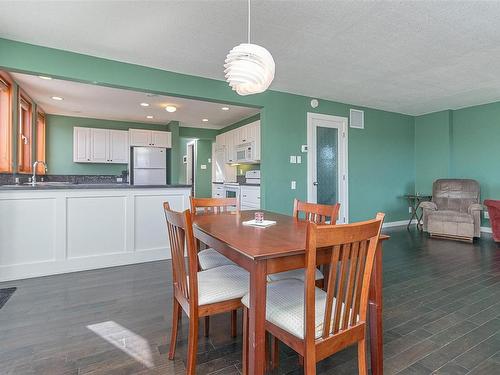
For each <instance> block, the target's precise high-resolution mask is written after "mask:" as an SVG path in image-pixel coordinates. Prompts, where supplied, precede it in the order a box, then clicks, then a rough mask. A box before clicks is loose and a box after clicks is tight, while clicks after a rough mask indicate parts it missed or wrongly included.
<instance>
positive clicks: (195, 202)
mask: <svg viewBox="0 0 500 375" xmlns="http://www.w3.org/2000/svg"><path fill="white" fill-rule="evenodd" d="M189 200H190V203H191V213H192V214H193V215H207V214H221V213H224V212H229V211H230V210H231V209H233V211H235V212H238V211H239V203H238V200H237V199H236V198H194V197H189ZM198 262H199V264H200V268H201V269H202V270H208V269H210V268H215V267H220V266H226V265H234V263H233V262H232V261H231V260H229V259H228V258H226V257H225V256H224V255H222V254H221V253H219V252H218V251H217V250H215V249H212V248H207V249H203V250H200V251H199V253H198Z"/></svg>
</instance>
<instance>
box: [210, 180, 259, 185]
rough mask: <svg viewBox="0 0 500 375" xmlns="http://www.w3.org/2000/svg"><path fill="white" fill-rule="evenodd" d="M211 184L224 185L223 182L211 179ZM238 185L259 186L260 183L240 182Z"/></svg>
mask: <svg viewBox="0 0 500 375" xmlns="http://www.w3.org/2000/svg"><path fill="white" fill-rule="evenodd" d="M228 183H229V184H234V182H228ZM212 184H219V185H224V182H218V181H212ZM239 185H240V186H260V184H247V183H246V182H240V183H239Z"/></svg>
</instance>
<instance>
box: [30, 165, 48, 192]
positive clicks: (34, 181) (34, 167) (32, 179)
mask: <svg viewBox="0 0 500 375" xmlns="http://www.w3.org/2000/svg"><path fill="white" fill-rule="evenodd" d="M40 163H42V164H43V166H44V167H45V173H47V163H45V162H44V161H43V160H37V161H35V162H34V163H33V176H32V177H31V185H33V186H35V185H36V167H37V166H38V164H40Z"/></svg>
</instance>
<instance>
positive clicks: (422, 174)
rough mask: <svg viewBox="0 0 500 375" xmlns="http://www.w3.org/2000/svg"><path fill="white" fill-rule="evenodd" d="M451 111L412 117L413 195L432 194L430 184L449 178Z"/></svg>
mask: <svg viewBox="0 0 500 375" xmlns="http://www.w3.org/2000/svg"><path fill="white" fill-rule="evenodd" d="M451 131H452V111H441V112H435V113H430V114H427V115H423V116H417V117H415V150H416V153H415V192H419V193H423V194H431V193H432V183H433V181H434V180H436V179H438V178H446V177H448V176H450V162H451V160H450V148H451Z"/></svg>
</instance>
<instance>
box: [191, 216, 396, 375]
mask: <svg viewBox="0 0 500 375" xmlns="http://www.w3.org/2000/svg"><path fill="white" fill-rule="evenodd" d="M262 212H264V218H265V219H266V220H274V221H276V224H274V225H272V226H269V227H266V228H258V227H254V226H248V225H244V224H243V222H244V221H247V220H251V219H253V218H254V214H255V211H240V212H239V213H236V212H231V213H224V214H218V215H197V216H195V217H194V221H193V224H194V225H193V227H194V235H195V237H196V238H197V239H198V240H199V241H201V242H202V243H204V244H206V245H208V246H210V247H212V248H214V249H215V250H217V251H218V252H220V253H221V254H223V255H225V256H226V257H227V258H229V259H231V260H232V261H233V262H235V263H236V264H237V265H239V266H240V267H242V268H244V269H245V270H247V271H248V272H249V273H250V307H249V312H248V317H249V328H248V332H249V345H248V373H249V374H252V375H262V374H264V372H265V369H266V360H265V340H266V331H265V322H266V285H267V275H268V274H272V273H277V272H283V271H288V270H293V269H299V268H304V267H305V244H306V228H307V223H306V222H304V221H301V220H296V219H295V218H293V217H292V216H286V215H281V214H277V213H272V212H266V211H262ZM388 238H389V237H388V236H381V241H379V246H378V249H377V252H376V257H375V265H374V268H373V273H372V277H371V283H370V296H369V320H370V322H369V327H370V352H371V368H372V374H374V375H382V374H383V333H382V243H383V242H384V240H386V239H388ZM325 256H326V254H325ZM318 258H319V260H320V261H321V256H319V253H318Z"/></svg>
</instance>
